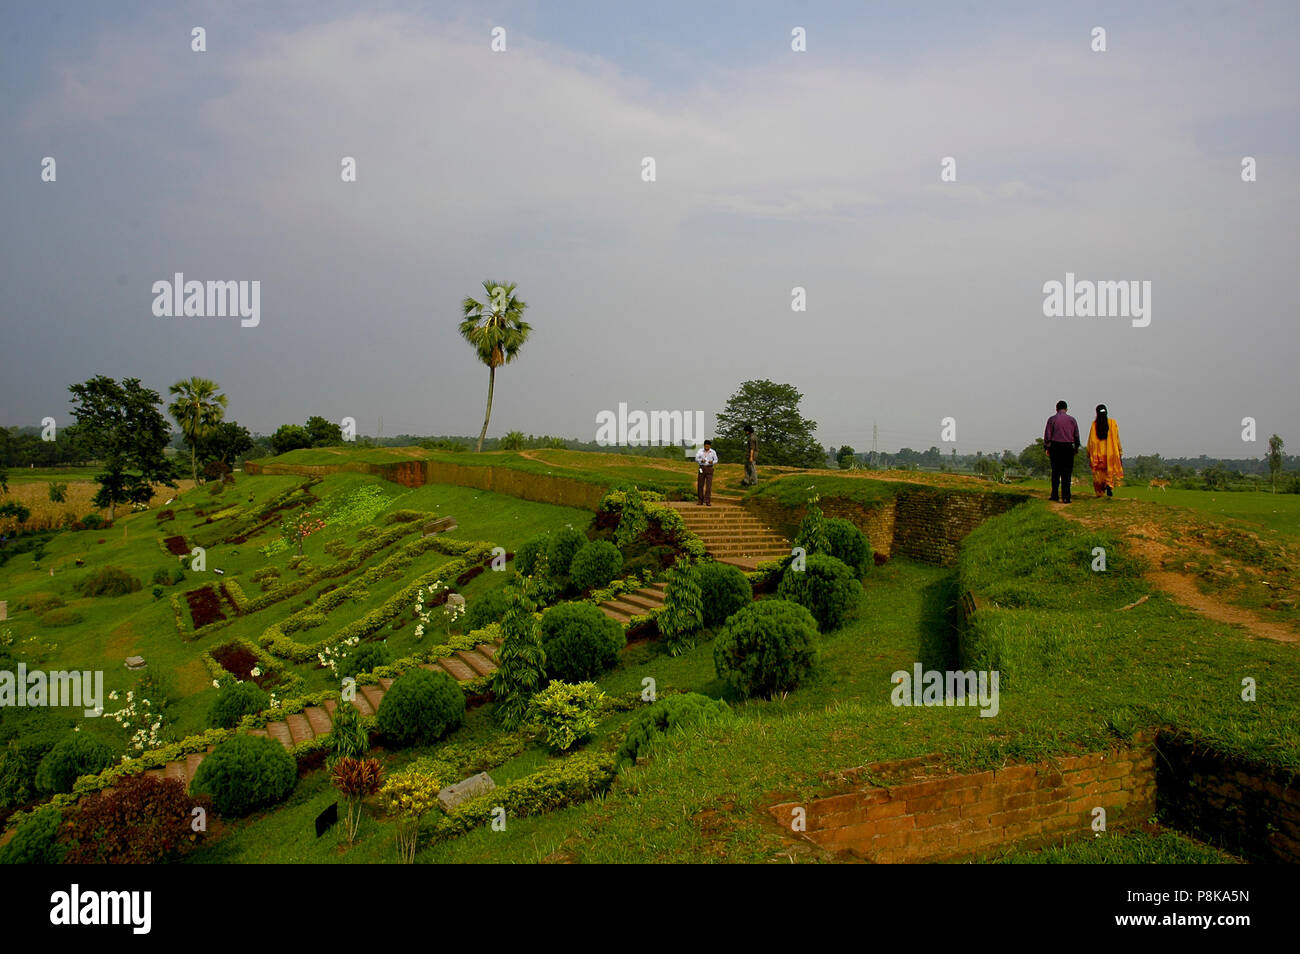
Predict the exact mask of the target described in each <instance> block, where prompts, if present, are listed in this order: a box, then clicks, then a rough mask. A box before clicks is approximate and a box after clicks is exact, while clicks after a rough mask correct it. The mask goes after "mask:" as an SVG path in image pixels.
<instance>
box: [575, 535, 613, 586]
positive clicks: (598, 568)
mask: <svg viewBox="0 0 1300 954" xmlns="http://www.w3.org/2000/svg"><path fill="white" fill-rule="evenodd" d="M621 569H623V554H621V553H619V552H618V547H616V546H614V544H612V543H610V542H609V541H608V540H591V541H589V542H587V543H586V544H585V545H584V546H583V547H582V549H581V550H579V551H578V554H577V556H575V557H574V558H573V564H572V565H571V566H570V567H569V575H570V576H571V577H572V579H573V585H574V586H576V587H577V588H578V589H580V590H595V589H599V588H600V587H602V586H606V585H608V584H609V581H610V580H612V579H614V577H616V576H618V573H619V570H621Z"/></svg>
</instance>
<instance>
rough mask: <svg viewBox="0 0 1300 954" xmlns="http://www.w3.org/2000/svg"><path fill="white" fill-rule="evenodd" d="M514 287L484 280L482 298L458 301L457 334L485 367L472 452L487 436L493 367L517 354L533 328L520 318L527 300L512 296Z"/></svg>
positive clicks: (480, 448) (513, 357)
mask: <svg viewBox="0 0 1300 954" xmlns="http://www.w3.org/2000/svg"><path fill="white" fill-rule="evenodd" d="M515 287H516V286H515V283H514V282H494V281H491V280H489V281H485V282H484V283H483V290H484V291H485V292H487V296H486V300H484V301H477V300H476V299H473V298H466V299H465V300H464V301H463V302H462V303H461V312H462V315H463V317H462V318H461V322H460V335H461V337H462V338H464V339H465V340H466V341H467V342H469V344H470V346H471V347H472V348H473V349H474V352H475V354H477V355H478V359H479V360H480V361H482V362H483V363H484V364H486V365H487V367H488V400H487V413H486V414H485V415H484V417H483V430H482V431H481V432H480V433H479V436H478V446H477V447H476V448H475V450H476V451H481V450H482V449H483V438H484V437H486V436H487V429H488V421H489V420H491V418H492V390H493V388H494V387H495V385H496V373H497V368H499V367H501V366H502V365H504V364H509V363H510V362H511V361H513V360H514V359H515V358H516V357H517V356H518V354H519V350H520V349H521V348H522V347H523V346H524V342H525V341H527V340H528V333H529V332H530V331H532V330H533V329H532V326H531V325H529V324H528V322H526V321H524V309H525V308H527V307H528V303H527V302H525V301H521V300H520V299H519V298H517V297H515Z"/></svg>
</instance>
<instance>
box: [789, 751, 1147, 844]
mask: <svg viewBox="0 0 1300 954" xmlns="http://www.w3.org/2000/svg"><path fill="white" fill-rule="evenodd" d="M918 763H919V765H920V767H921V770H922V771H926V770H927V769H929V768H931V767H932V766H931V763H930V760H908V761H907V762H892V763H891V762H882V763H877V764H875V765H870V766H867V767H866V768H865V769H861V770H858V772H857V774H860V775H867V776H870V777H881V776H891V775H892V776H897V775H899V774H900V772H899V770H900V767H901V768H903V769H907V768H912V767H915V766H917V764H918ZM849 774H850V776H852V774H854V773H849ZM1155 805H1156V771H1155V746H1154V742H1152V741H1150V740H1140V741H1139V742H1137V743H1136V744H1134V745H1133V746H1132V747H1129V748H1123V749H1116V750H1112V751H1108V752H1096V753H1091V754H1088V755H1081V756H1075V757H1070V758H1064V759H1060V760H1058V761H1056V762H1055V763H1049V762H1041V763H1038V764H1036V765H1012V766H1008V767H1006V768H1002V769H998V770H997V771H989V772H976V773H972V774H965V775H959V774H951V775H943V776H939V777H931V778H920V779H911V780H906V781H899V782H898V783H897V784H886V785H883V786H876V785H873V786H869V787H863V788H859V789H857V790H855V791H850V792H846V793H844V794H841V795H831V796H829V797H826V798H818V799H813V800H811V801H809V802H807V803H801V802H782V803H781V804H779V805H774V806H772V807H771V809H770V811H771V813H772V815H773V817H774V818H776V820H777V823H778V824H780V825H782V826H783V827H784V828H785V829H786V830H787V831H790V832H791V834H792V835H797V834H799V833H797V832H794V831H792V830H791V821H792V819H793V818H794V811H793V810H794V809H795V808H796V807H803V808H804V809H805V810H806V812H807V815H806V824H807V830H806V831H805V832H803V833H802V835H803V837H806V838H807V839H809V840H810V841H812V842H813V843H815V844H817V845H819V846H821V847H823V848H827V849H830V850H833V851H844V852H849V853H852V854H854V855H857V856H860V857H863V858H866V859H868V860H871V861H876V862H881V863H896V862H920V861H941V860H947V859H952V858H960V857H965V856H968V855H973V854H979V853H982V852H986V851H988V850H990V849H993V848H995V847H998V846H1002V845H1013V844H1015V845H1021V846H1026V847H1035V846H1039V845H1044V844H1047V843H1050V842H1054V841H1059V840H1060V839H1061V838H1062V837H1067V836H1071V835H1091V834H1092V830H1093V829H1092V824H1093V817H1094V816H1093V810H1094V809H1095V808H1098V807H1101V808H1104V809H1105V810H1106V827H1107V828H1108V829H1112V828H1115V827H1117V826H1122V825H1125V824H1132V823H1134V822H1138V821H1141V820H1142V819H1145V818H1147V817H1148V816H1150V815H1151V814H1152V813H1153V812H1154V810H1155Z"/></svg>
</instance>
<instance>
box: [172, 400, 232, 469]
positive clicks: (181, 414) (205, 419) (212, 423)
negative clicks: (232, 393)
mask: <svg viewBox="0 0 1300 954" xmlns="http://www.w3.org/2000/svg"><path fill="white" fill-rule="evenodd" d="M220 392H221V388H220V386H218V384H217V382H216V381H209V380H208V379H207V378H190V379H189V380H188V381H177V382H176V383H175V384H173V385H172V386H171V387H170V388H169V389H168V393H169V394H174V395H176V396H177V397H176V400H174V401H172V403H171V404H169V405H167V413H168V414H170V415H171V416H172V417H174V418H175V419H176V423H177V424H179V425H180V427H181V433H182V434H184V435H185V443H187V444H189V445H190V471H191V474H192V476H193V477H194V482H195V483H196V484H197V483H198V482H199V463H198V444H199V442H200V441H201V440H203V438H205V437H207V436H208V435H209V434H211V433H212V431H213V429H215V428H216V426H217V425H218V424H220V423H221V419H222V418H223V417H224V416H225V413H226V396H225V395H224V394H222V393H220Z"/></svg>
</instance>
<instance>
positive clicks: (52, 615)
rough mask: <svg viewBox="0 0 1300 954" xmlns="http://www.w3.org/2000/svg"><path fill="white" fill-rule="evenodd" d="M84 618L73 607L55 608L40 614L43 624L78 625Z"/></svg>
mask: <svg viewBox="0 0 1300 954" xmlns="http://www.w3.org/2000/svg"><path fill="white" fill-rule="evenodd" d="M83 618H84V617H83V616H82V615H81V614H80V613H78V612H77V611H76V610H73V609H54V610H50V611H49V612H48V613H42V614H41V616H40V620H41V625H42V626H76V625H77V624H78V623H80V622H81V621H82V620H83Z"/></svg>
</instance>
